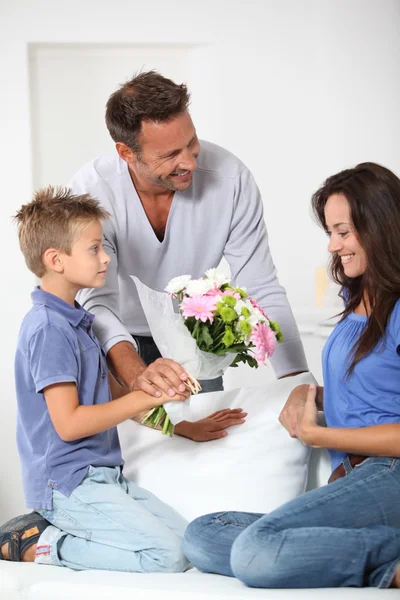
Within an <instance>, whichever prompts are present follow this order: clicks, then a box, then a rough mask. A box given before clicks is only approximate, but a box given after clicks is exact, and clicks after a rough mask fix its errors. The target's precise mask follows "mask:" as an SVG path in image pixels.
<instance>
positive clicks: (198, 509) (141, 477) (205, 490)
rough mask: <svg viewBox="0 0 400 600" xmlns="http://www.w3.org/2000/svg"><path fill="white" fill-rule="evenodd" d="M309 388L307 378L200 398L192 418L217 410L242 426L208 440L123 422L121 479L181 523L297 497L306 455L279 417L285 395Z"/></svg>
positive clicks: (272, 505) (263, 507) (303, 482)
mask: <svg viewBox="0 0 400 600" xmlns="http://www.w3.org/2000/svg"><path fill="white" fill-rule="evenodd" d="M301 383H315V380H314V378H313V376H312V375H311V374H310V373H303V374H301V375H297V376H296V377H288V378H285V379H280V380H279V381H274V382H272V383H270V384H268V385H264V386H262V387H252V388H240V389H236V390H230V391H226V392H212V393H208V394H200V395H198V396H196V397H194V398H192V401H191V412H192V417H193V420H197V419H201V418H203V417H206V416H208V415H209V414H211V413H213V412H215V411H217V410H219V409H222V408H228V407H230V408H239V407H240V408H242V409H244V410H245V411H246V412H248V417H247V419H246V422H245V423H243V424H242V425H236V426H234V427H231V428H229V429H228V430H227V431H228V435H227V436H226V437H225V438H222V439H220V440H214V441H211V442H203V443H199V442H193V441H191V440H188V439H186V438H182V437H180V436H178V435H175V436H174V437H173V438H170V437H167V436H163V435H162V434H161V432H160V431H157V430H152V429H149V428H147V427H144V426H141V425H138V424H137V423H134V422H132V421H127V422H126V423H123V424H122V425H120V426H119V434H120V439H121V445H122V454H123V457H124V459H125V467H124V475H125V477H127V478H128V479H132V480H133V481H135V482H136V483H137V484H138V485H140V486H141V487H144V488H146V489H148V490H150V491H151V492H153V493H154V494H155V495H156V496H158V497H159V498H160V499H161V500H163V501H164V502H166V503H167V504H170V505H171V506H172V507H173V508H175V509H176V510H177V511H178V512H180V513H181V514H182V515H183V516H184V517H185V518H186V519H188V520H192V519H194V518H195V517H198V516H200V515H203V514H206V513H210V512H214V511H225V510H239V511H249V512H260V513H264V512H268V511H270V510H272V509H273V508H276V507H277V506H279V505H281V504H283V503H284V502H286V501H287V500H290V499H292V498H294V497H295V496H297V495H299V494H301V493H303V492H304V491H305V488H306V483H307V472H308V460H309V456H310V449H309V448H307V447H306V446H304V445H303V444H302V443H301V442H300V441H299V440H296V439H293V438H291V437H290V436H289V434H288V433H287V431H286V429H284V428H283V427H282V426H281V424H280V423H279V421H278V415H279V413H280V411H281V409H282V407H283V405H284V403H285V402H286V400H287V398H288V395H289V393H290V392H291V390H292V389H293V388H294V387H295V386H296V385H300V384H301Z"/></svg>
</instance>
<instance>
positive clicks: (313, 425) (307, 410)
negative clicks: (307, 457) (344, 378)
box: [294, 385, 320, 446]
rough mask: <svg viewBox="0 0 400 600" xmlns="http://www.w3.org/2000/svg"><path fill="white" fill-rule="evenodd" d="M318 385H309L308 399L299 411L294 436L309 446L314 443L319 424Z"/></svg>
mask: <svg viewBox="0 0 400 600" xmlns="http://www.w3.org/2000/svg"><path fill="white" fill-rule="evenodd" d="M316 398H317V386H316V385H310V386H308V390H307V394H306V401H305V403H304V404H302V405H301V406H300V407H299V410H298V412H297V428H296V435H295V436H294V437H297V438H299V440H301V441H302V442H303V444H306V445H307V446H313V445H314V436H315V433H316V430H317V429H319V428H320V427H319V425H318V408H317V405H316Z"/></svg>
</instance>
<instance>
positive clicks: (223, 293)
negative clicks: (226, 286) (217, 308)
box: [222, 290, 240, 300]
mask: <svg viewBox="0 0 400 600" xmlns="http://www.w3.org/2000/svg"><path fill="white" fill-rule="evenodd" d="M222 295H223V296H233V297H234V298H236V300H240V294H239V292H235V291H234V290H225V291H224V292H222Z"/></svg>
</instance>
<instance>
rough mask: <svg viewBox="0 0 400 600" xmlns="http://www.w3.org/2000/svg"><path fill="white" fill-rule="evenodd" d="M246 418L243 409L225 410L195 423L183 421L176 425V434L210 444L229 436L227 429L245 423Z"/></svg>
mask: <svg viewBox="0 0 400 600" xmlns="http://www.w3.org/2000/svg"><path fill="white" fill-rule="evenodd" d="M246 416H247V413H246V412H243V410H242V409H241V408H225V409H223V410H218V411H217V412H215V413H213V414H212V415H210V416H209V417H205V418H204V419H200V420H199V421H195V422H194V423H190V422H189V421H181V422H180V423H177V425H175V433H176V434H177V435H181V436H183V437H187V438H189V439H190V440H193V441H194V442H209V441H210V440H217V439H219V438H222V437H225V436H226V435H228V432H227V431H225V430H226V428H227V427H231V426H232V425H240V424H241V423H244V422H245V417H246Z"/></svg>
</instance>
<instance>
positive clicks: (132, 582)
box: [0, 561, 399, 600]
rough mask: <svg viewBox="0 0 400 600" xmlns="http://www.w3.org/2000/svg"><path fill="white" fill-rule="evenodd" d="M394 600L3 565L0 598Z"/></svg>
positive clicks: (180, 577)
mask: <svg viewBox="0 0 400 600" xmlns="http://www.w3.org/2000/svg"><path fill="white" fill-rule="evenodd" d="M383 596H384V599H385V600H395V599H396V598H397V599H398V597H399V591H398V590H395V589H391V590H384V591H383V590H378V589H376V588H360V589H354V588H338V589H314V590H308V589H306V590H263V589H255V588H247V587H245V586H244V585H243V584H242V583H241V582H240V581H238V580H237V579H232V578H231V577H222V576H220V575H210V574H205V573H200V572H199V571H197V570H196V569H191V570H189V571H187V572H186V573H168V574H164V573H162V574H154V573H152V574H144V573H117V572H109V571H108V572H107V571H71V570H70V569H63V568H62V567H50V566H45V565H37V564H34V563H30V564H25V563H24V564H18V563H9V562H5V561H0V598H1V600H111V599H114V598H115V599H116V600H382V597H383Z"/></svg>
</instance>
